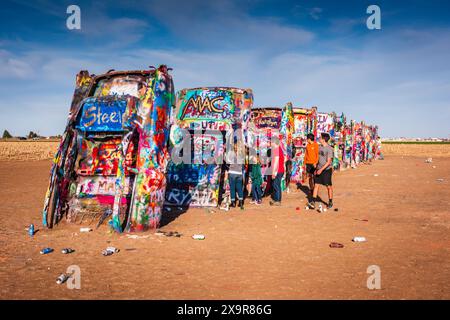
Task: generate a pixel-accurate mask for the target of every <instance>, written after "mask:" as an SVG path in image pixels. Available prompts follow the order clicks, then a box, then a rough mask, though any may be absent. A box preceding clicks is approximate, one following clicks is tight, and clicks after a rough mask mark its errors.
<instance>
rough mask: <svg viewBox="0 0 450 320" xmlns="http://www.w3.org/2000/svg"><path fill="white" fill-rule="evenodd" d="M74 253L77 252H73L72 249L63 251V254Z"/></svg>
mask: <svg viewBox="0 0 450 320" xmlns="http://www.w3.org/2000/svg"><path fill="white" fill-rule="evenodd" d="M72 252H75V250H73V249H71V248H64V249H62V250H61V253H63V254H69V253H72Z"/></svg>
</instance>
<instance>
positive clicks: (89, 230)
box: [80, 228, 92, 232]
mask: <svg viewBox="0 0 450 320" xmlns="http://www.w3.org/2000/svg"><path fill="white" fill-rule="evenodd" d="M91 231H92V229H91V228H80V232H91Z"/></svg>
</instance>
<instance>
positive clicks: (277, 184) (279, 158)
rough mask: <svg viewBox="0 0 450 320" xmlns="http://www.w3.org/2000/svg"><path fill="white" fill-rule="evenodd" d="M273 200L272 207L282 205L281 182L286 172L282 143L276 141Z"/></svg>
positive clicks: (273, 160) (274, 146)
mask: <svg viewBox="0 0 450 320" xmlns="http://www.w3.org/2000/svg"><path fill="white" fill-rule="evenodd" d="M272 151H273V153H272V189H273V192H272V200H273V201H270V205H271V206H280V205H281V180H282V179H283V175H284V172H285V168H284V165H285V164H284V152H283V148H282V147H281V144H280V141H279V140H276V141H274V143H273V147H272Z"/></svg>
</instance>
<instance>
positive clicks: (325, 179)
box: [309, 133, 334, 209]
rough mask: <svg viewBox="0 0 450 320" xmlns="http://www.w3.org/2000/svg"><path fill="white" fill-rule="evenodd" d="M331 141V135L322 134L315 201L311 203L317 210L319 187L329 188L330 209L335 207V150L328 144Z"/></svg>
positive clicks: (315, 181) (316, 173) (316, 172)
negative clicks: (333, 180) (333, 163)
mask: <svg viewBox="0 0 450 320" xmlns="http://www.w3.org/2000/svg"><path fill="white" fill-rule="evenodd" d="M329 140H330V135H329V134H328V133H322V134H321V137H320V146H319V161H318V163H317V168H316V171H315V175H314V183H315V185H314V191H313V199H312V201H311V202H310V203H309V207H310V208H311V209H315V202H317V201H318V199H317V195H318V193H319V185H323V186H326V187H327V191H328V209H331V208H332V207H333V183H332V175H333V167H332V162H333V156H334V152H333V148H332V147H331V146H330V145H329V144H328V141H329Z"/></svg>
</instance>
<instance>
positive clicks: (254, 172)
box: [250, 156, 263, 205]
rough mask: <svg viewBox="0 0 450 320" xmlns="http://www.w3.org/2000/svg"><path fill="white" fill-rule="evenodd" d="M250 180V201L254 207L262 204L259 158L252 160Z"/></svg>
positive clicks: (261, 179)
mask: <svg viewBox="0 0 450 320" xmlns="http://www.w3.org/2000/svg"><path fill="white" fill-rule="evenodd" d="M250 179H251V180H252V201H251V202H250V203H254V204H256V205H260V204H261V203H262V190H261V185H262V183H263V178H262V173H261V162H260V160H259V157H258V156H256V157H253V158H252V164H251V170H250Z"/></svg>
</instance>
